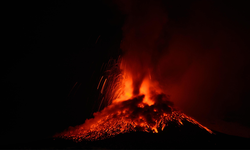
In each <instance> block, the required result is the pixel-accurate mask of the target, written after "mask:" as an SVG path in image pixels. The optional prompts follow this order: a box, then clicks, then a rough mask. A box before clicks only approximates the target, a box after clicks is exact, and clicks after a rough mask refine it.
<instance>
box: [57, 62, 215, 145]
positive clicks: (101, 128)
mask: <svg viewBox="0 0 250 150" xmlns="http://www.w3.org/2000/svg"><path fill="white" fill-rule="evenodd" d="M123 62H124V61H122V62H121V63H120V68H121V70H122V72H121V74H120V75H119V76H121V77H122V79H121V80H117V82H116V83H114V82H110V84H113V85H109V87H113V88H114V89H116V90H119V92H120V91H122V92H121V94H120V95H119V97H118V98H116V99H113V100H112V102H111V104H110V105H108V106H107V107H105V108H104V109H103V110H102V111H100V112H96V113H94V118H92V119H87V120H86V121H85V123H84V124H82V125H79V126H76V127H70V128H69V129H68V130H67V131H65V132H63V133H60V134H57V135H55V136H54V137H61V138H65V139H72V140H74V141H76V142H78V141H82V140H89V141H93V140H102V139H105V138H109V137H113V136H115V135H117V134H121V133H126V132H131V131H132V132H133V131H134V132H135V131H144V132H151V133H158V132H160V131H163V130H164V128H166V127H167V126H168V123H170V122H175V123H177V124H178V125H179V126H181V125H184V124H183V121H188V122H191V123H193V124H195V125H198V126H199V127H200V128H202V129H204V130H206V131H208V132H209V133H212V131H211V130H209V129H208V128H206V127H205V126H203V125H201V124H200V123H198V122H197V121H196V120H194V119H193V118H191V117H189V116H187V115H185V114H184V113H182V112H181V111H179V110H176V109H175V108H174V107H173V103H172V102H171V101H170V97H169V96H168V95H166V94H164V92H163V91H162V90H161V89H160V88H159V86H158V83H157V82H156V81H153V80H152V79H151V75H150V73H149V72H148V73H147V72H146V73H145V74H144V75H143V76H142V75H140V74H139V75H138V74H136V75H135V77H133V74H131V72H127V71H126V69H124V64H123ZM138 77H142V79H139V80H140V81H141V83H138V82H137V83H135V81H136V80H138ZM106 84H107V83H106ZM117 85H119V86H117ZM98 86H99V85H98ZM136 88H138V89H136ZM111 91H115V90H111ZM112 94H115V92H112ZM112 94H109V96H112Z"/></svg>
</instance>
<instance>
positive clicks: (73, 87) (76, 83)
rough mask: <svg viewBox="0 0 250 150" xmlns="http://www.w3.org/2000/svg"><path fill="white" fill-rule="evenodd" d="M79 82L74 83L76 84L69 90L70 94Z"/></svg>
mask: <svg viewBox="0 0 250 150" xmlns="http://www.w3.org/2000/svg"><path fill="white" fill-rule="evenodd" d="M76 84H77V82H76V83H75V84H74V86H73V87H72V88H71V90H70V91H69V94H68V96H69V95H70V93H71V92H72V90H73V89H74V87H75V86H76Z"/></svg>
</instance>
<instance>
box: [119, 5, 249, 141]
mask: <svg viewBox="0 0 250 150" xmlns="http://www.w3.org/2000/svg"><path fill="white" fill-rule="evenodd" d="M116 3H117V4H118V6H119V8H120V9H121V10H122V11H123V12H124V13H125V14H126V16H127V18H126V22H125V24H124V27H123V36H124V38H123V40H122V44H121V49H122V50H123V52H124V55H123V62H122V69H123V70H126V72H129V73H130V74H131V75H132V76H133V87H134V91H133V94H134V95H138V94H139V87H140V85H141V84H142V81H143V79H144V77H145V76H147V75H148V74H150V75H151V76H152V80H156V81H158V82H159V85H160V87H161V88H162V89H163V90H164V93H165V94H167V95H170V100H171V101H173V102H174V104H175V106H177V107H179V108H180V109H181V110H183V112H185V113H187V114H188V115H190V116H192V117H194V118H195V119H197V120H198V121H200V122H201V123H202V124H204V125H205V126H207V127H209V128H211V129H214V130H218V131H220V132H224V133H227V134H233V135H239V136H245V137H250V135H249V133H250V124H249V121H248V119H247V116H248V114H249V110H250V109H249V100H248V99H249V96H248V91H249V86H248V85H249V81H250V76H249V71H247V70H248V68H249V59H248V56H249V52H248V49H249V46H248V43H247V41H248V40H249V38H248V37H247V33H245V32H249V31H248V30H246V29H247V25H243V23H242V20H237V15H238V16H240V15H243V16H244V14H241V13H242V12H237V13H238V14H236V17H233V15H232V14H233V13H236V12H233V13H231V11H229V9H230V7H232V6H231V5H229V3H225V4H221V3H220V2H216V1H189V2H185V1H175V2H174V1H155V0H154V1H139V0H133V1H132V0H131V1H127V0H126V1H122V0H121V1H116ZM229 6H230V7H229ZM234 7H237V6H234ZM240 21H241V22H240ZM243 22H244V20H243Z"/></svg>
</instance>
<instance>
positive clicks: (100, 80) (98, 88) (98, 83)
mask: <svg viewBox="0 0 250 150" xmlns="http://www.w3.org/2000/svg"><path fill="white" fill-rule="evenodd" d="M102 78H103V76H102V77H101V79H100V81H99V83H98V86H97V89H99V86H100V83H101V81H102Z"/></svg>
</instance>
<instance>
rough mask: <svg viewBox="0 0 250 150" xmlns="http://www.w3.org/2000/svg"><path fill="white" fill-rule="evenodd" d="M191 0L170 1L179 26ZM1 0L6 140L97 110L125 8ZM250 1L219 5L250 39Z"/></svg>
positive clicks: (41, 134) (39, 133)
mask: <svg viewBox="0 0 250 150" xmlns="http://www.w3.org/2000/svg"><path fill="white" fill-rule="evenodd" d="M193 2H194V1H188V2H187V1H166V10H167V12H168V17H169V19H170V20H171V21H172V22H174V25H175V26H177V27H182V25H183V24H186V23H187V22H188V18H189V17H190V16H189V15H190V14H192V10H191V9H190V8H191V7H190V6H191V4H192V3H193ZM2 6H3V7H4V8H5V9H4V13H3V18H2V19H3V20H2V24H4V27H2V30H3V31H4V40H3V41H2V42H3V45H2V48H1V70H2V71H1V72H2V73H1V75H2V77H1V93H2V94H1V97H2V98H1V110H2V112H1V126H2V127H1V138H2V139H3V140H2V142H3V143H11V142H14V143H16V142H27V141H33V140H38V139H42V138H46V137H48V136H51V135H53V134H54V133H56V132H60V131H62V130H64V129H66V128H67V127H68V126H74V125H77V124H82V123H84V121H85V119H86V118H88V117H90V116H91V113H92V112H93V111H95V109H96V108H95V107H93V106H95V105H94V102H95V99H96V98H97V97H98V91H96V90H95V89H96V86H97V84H98V82H99V78H100V76H101V72H100V68H101V65H102V64H103V63H106V62H107V61H108V60H109V59H110V58H117V56H118V55H119V54H120V49H119V47H120V46H119V44H120V41H121V39H122V29H121V27H122V26H123V23H124V16H123V15H122V13H121V12H120V11H119V10H118V8H117V7H115V5H114V4H112V2H110V1H101V0H99V1H98V0H93V1H25V2H21V1H13V2H5V3H3V4H2ZM246 6H247V5H246V4H241V3H240V2H237V3H236V1H235V2H229V1H227V3H226V4H224V2H222V1H219V2H217V3H216V6H215V8H217V11H219V12H220V14H221V16H223V18H217V19H218V20H223V21H222V22H227V23H228V26H227V28H230V29H236V28H237V30H236V32H239V33H238V34H237V35H239V37H240V38H242V39H243V40H242V41H243V42H245V43H247V41H248V39H249V38H248V36H249V34H247V33H249V31H250V30H249V29H248V27H249V20H248V19H249V16H248V11H247V8H246ZM211 16H213V15H211ZM212 20H213V19H212ZM224 20H226V21H224ZM201 21H202V19H201ZM197 22H199V21H197ZM235 22H237V23H235ZM197 32H198V31H197ZM194 34H195V33H194ZM99 35H101V36H100V38H99V41H98V43H97V44H95V42H96V40H97V38H98V36H99ZM248 48H249V47H246V49H248ZM247 54H249V52H248V53H247ZM246 69H247V70H248V68H247V66H246ZM246 72H247V73H248V71H246ZM76 82H77V83H78V84H77V85H76V86H79V84H81V85H80V86H79V88H78V90H77V91H73V92H76V94H75V95H74V96H73V94H72V93H71V94H70V96H68V94H69V92H70V90H71V88H72V87H73V86H74V84H75V83H76ZM244 86H248V85H244ZM248 93H249V92H248V88H245V92H244V94H245V97H244V96H243V97H244V99H246V100H245V103H244V104H245V105H246V104H247V105H248V106H244V107H245V108H244V109H248V108H249V100H248V99H249V96H247V94H248ZM248 112H249V111H248Z"/></svg>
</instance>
